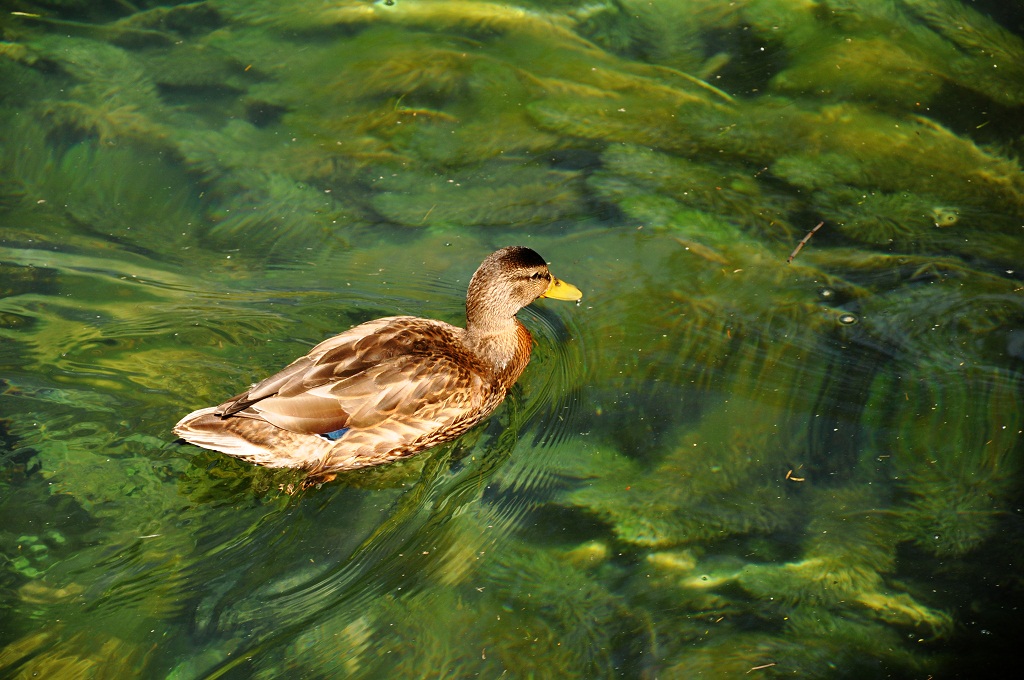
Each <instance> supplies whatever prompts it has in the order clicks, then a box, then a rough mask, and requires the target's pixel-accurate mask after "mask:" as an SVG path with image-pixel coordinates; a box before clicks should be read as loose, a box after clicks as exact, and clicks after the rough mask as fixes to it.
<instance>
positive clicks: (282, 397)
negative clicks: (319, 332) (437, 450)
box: [217, 317, 500, 434]
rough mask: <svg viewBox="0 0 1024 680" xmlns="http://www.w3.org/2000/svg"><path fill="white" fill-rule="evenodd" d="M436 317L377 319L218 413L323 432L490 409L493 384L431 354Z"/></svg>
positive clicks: (433, 423) (419, 424)
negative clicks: (432, 320) (433, 319)
mask: <svg viewBox="0 0 1024 680" xmlns="http://www.w3.org/2000/svg"><path fill="white" fill-rule="evenodd" d="M443 332H447V331H445V329H444V328H443V327H442V326H441V325H440V324H438V323H437V322H430V321H425V320H422V319H416V318H414V317H391V318H388V319H378V320H376V321H371V322H369V323H366V324H362V325H361V326H357V327H355V328H353V329H351V330H349V331H346V332H345V333H342V334H341V335H338V336H335V337H334V338H331V339H330V340H326V341H324V342H322V343H320V344H319V345H317V346H316V347H314V348H313V350H311V351H310V353H309V354H307V355H306V356H304V357H302V358H300V359H297V360H296V361H294V362H292V363H291V364H290V365H288V366H287V367H286V368H284V369H283V370H282V371H280V372H279V373H277V374H275V375H273V376H271V377H269V378H267V379H266V380H264V381H262V382H260V383H258V384H256V385H254V386H253V387H252V388H250V389H249V390H247V391H246V392H243V393H242V394H239V395H237V396H235V397H233V398H232V399H229V400H228V401H226V402H224V403H223V404H221V405H220V406H219V407H218V408H217V413H218V415H221V416H222V417H227V416H231V415H237V416H241V417H253V418H260V419H263V420H266V421H267V422H270V423H272V424H274V425H276V426H277V427H280V428H282V429H285V430H289V431H291V432H296V433H300V434H325V433H328V432H334V431H337V430H342V429H346V428H358V429H371V428H375V427H379V426H382V425H384V424H385V423H388V422H389V421H390V422H391V423H392V424H394V423H395V422H396V421H397V422H402V423H404V424H406V425H409V426H413V427H414V428H415V429H422V430H430V429H434V428H437V427H445V426H447V425H448V424H450V423H451V422H453V421H455V420H458V419H459V418H461V417H463V416H464V414H466V413H470V412H477V411H479V410H481V409H484V408H486V407H487V406H488V405H489V404H490V403H491V402H492V401H493V399H494V394H493V393H494V388H493V387H492V386H490V385H489V384H487V382H486V381H485V379H484V378H483V377H482V376H481V375H480V374H479V371H475V370H474V366H473V365H472V362H467V361H460V357H459V355H457V354H451V353H445V352H440V351H430V348H431V346H434V347H436V346H437V343H435V342H430V341H427V342H424V340H425V339H428V338H429V339H433V338H431V336H432V335H436V334H437V333H443ZM499 398H500V397H499Z"/></svg>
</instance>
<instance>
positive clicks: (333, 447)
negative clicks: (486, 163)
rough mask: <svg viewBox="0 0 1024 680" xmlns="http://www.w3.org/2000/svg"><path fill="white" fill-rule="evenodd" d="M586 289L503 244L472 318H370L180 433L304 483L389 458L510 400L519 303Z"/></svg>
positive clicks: (519, 343) (474, 296) (483, 278)
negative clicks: (302, 473) (301, 477)
mask: <svg viewBox="0 0 1024 680" xmlns="http://www.w3.org/2000/svg"><path fill="white" fill-rule="evenodd" d="M542 297H547V298H553V299H556V300H579V299H580V298H582V297H583V294H582V293H581V292H580V291H579V289H577V288H576V287H575V286H573V285H571V284H568V283H565V282H563V281H559V280H558V279H557V278H555V277H554V276H553V275H552V274H551V272H550V271H548V266H547V264H546V263H545V262H544V259H543V258H542V257H541V256H540V255H538V254H537V253H536V252H535V251H533V250H531V249H529V248H525V247H522V246H510V247H507V248H502V249H501V250H498V251H497V252H495V253H492V254H491V255H490V256H489V257H487V259H485V260H484V261H483V263H482V264H481V265H480V267H479V268H478V269H477V270H476V273H474V274H473V278H472V279H471V280H470V282H469V290H468V292H467V294H466V328H464V329H463V328H459V327H457V326H452V325H451V324H447V323H445V322H443V321H435V320H433V319H421V318H417V317H413V316H392V317H386V318H383V319H376V320H374V321H368V322H366V323H363V324H360V325H358V326H355V327H354V328H351V329H349V330H347V331H345V332H344V333H342V334H341V335H336V336H334V337H333V338H330V339H328V340H324V341H323V342H321V343H320V344H319V345H317V346H316V347H314V348H313V349H312V350H310V352H309V353H308V354H307V355H305V356H304V357H301V358H299V359H296V360H295V361H293V362H292V363H291V364H289V365H288V366H287V367H285V368H284V369H283V370H282V371H280V372H279V373H277V374H275V375H272V376H271V377H269V378H267V379H266V380H263V381H262V382H259V383H257V384H255V385H253V386H252V387H250V388H249V389H248V390H246V391H245V392H242V393H241V394H239V395H236V396H234V397H232V398H231V399H228V400H227V401H225V402H224V403H222V404H220V405H219V406H213V407H209V408H203V409H199V410H198V411H193V412H192V413H190V414H188V415H187V416H185V417H184V418H182V419H181V420H180V421H179V422H178V424H177V425H175V426H174V433H175V434H176V435H178V436H179V437H181V438H182V439H184V440H185V441H188V442H190V443H192V444H195V445H197V446H201V447H203V448H207V449H212V450H214V451H220V452H221V453H226V454H228V455H230V456H236V457H238V458H242V459H243V460H247V461H249V462H251V463H256V464H259V465H264V466H267V467H284V468H300V469H304V470H308V472H309V474H308V475H307V477H306V480H305V481H304V485H307V486H308V485H310V484H316V483H319V482H324V481H329V480H331V479H333V478H334V476H335V475H334V473H336V472H340V471H342V470H353V469H356V468H361V467H368V466H373V465H381V464H383V463H389V462H391V461H394V460H397V459H399V458H405V457H407V456H411V455H412V454H414V453H417V452H419V451H423V450H424V449H427V448H430V447H432V446H436V445H437V444H441V443H443V442H446V441H450V440H451V439H454V438H455V437H458V436H459V435H461V434H462V433H464V432H465V431H466V430H468V429H469V428H471V427H472V426H473V425H475V424H477V423H478V422H480V421H481V420H483V419H484V418H486V417H487V416H488V415H490V414H491V412H493V411H494V409H495V408H497V407H498V405H499V404H501V402H502V401H503V400H504V398H505V394H506V393H507V392H508V390H509V388H511V387H512V385H514V384H515V382H516V380H517V379H518V378H519V376H520V375H521V374H522V372H523V370H524V369H525V368H526V365H527V363H529V361H530V350H531V347H532V344H533V338H532V336H531V335H530V332H529V331H528V330H526V327H525V326H523V324H522V323H520V322H519V320H518V319H517V318H516V313H517V312H518V311H519V310H520V309H522V308H523V307H525V306H526V305H528V304H530V303H531V302H533V301H534V300H536V299H537V298H542Z"/></svg>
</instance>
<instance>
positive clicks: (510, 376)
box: [465, 316, 533, 388]
mask: <svg viewBox="0 0 1024 680" xmlns="http://www.w3.org/2000/svg"><path fill="white" fill-rule="evenodd" d="M465 339H466V345H467V347H468V348H469V350H470V351H472V352H473V354H474V355H476V356H477V357H478V358H479V359H480V360H481V361H483V362H484V363H485V364H487V366H488V367H489V368H490V369H491V370H492V371H494V373H495V376H496V378H497V379H498V381H499V382H501V383H502V384H504V385H505V387H506V388H508V387H511V386H512V384H513V383H514V382H515V381H516V380H517V379H518V378H519V375H520V374H521V373H522V372H523V369H525V368H526V364H527V363H529V361H530V349H531V348H532V347H533V336H531V335H530V331H528V330H526V326H524V325H523V324H521V323H519V320H518V319H516V318H515V317H514V316H508V317H504V318H502V317H488V318H487V319H486V320H484V319H474V318H472V317H469V318H467V321H466V335H465Z"/></svg>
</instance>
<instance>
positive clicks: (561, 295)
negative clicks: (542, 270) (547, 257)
mask: <svg viewBox="0 0 1024 680" xmlns="http://www.w3.org/2000/svg"><path fill="white" fill-rule="evenodd" d="M540 296H541V297H542V298H551V299H552V300H580V299H582V298H583V293H581V292H580V289H579V288H577V287H576V286H574V285H572V284H571V283H566V282H565V281H559V280H558V279H556V278H555V276H554V275H553V274H552V275H551V283H549V284H548V288H547V290H545V291H544V292H543V293H541V294H540Z"/></svg>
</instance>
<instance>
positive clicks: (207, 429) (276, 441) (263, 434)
mask: <svg viewBox="0 0 1024 680" xmlns="http://www.w3.org/2000/svg"><path fill="white" fill-rule="evenodd" d="M216 410H217V407H211V408H202V409H199V410H198V411H193V412H192V413H189V414H188V415H187V416H185V417H184V418H182V419H181V420H180V421H178V424H177V425H175V426H174V434H176V435H178V436H179V437H181V438H182V439H184V440H185V441H187V442H189V443H190V444H195V445H196V446H201V447H203V448H204V449H210V450H212V451H220V452H221V453H226V454H227V455H229V456H235V457H236V458H241V459H242V460H246V461H249V462H250V463H256V464H257V465H263V466H265V467H272V468H300V469H310V468H315V467H317V466H318V465H319V464H320V463H321V461H322V459H323V456H324V455H325V454H326V453H327V449H328V448H330V444H331V443H332V442H330V441H329V440H326V439H322V438H320V437H318V436H316V435H308V434H297V433H295V432H289V431H287V430H282V429H281V428H279V427H276V426H275V425H271V424H270V423H268V422H266V421H265V420H260V419H259V418H249V417H243V416H229V417H222V416H219V415H217V414H216Z"/></svg>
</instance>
